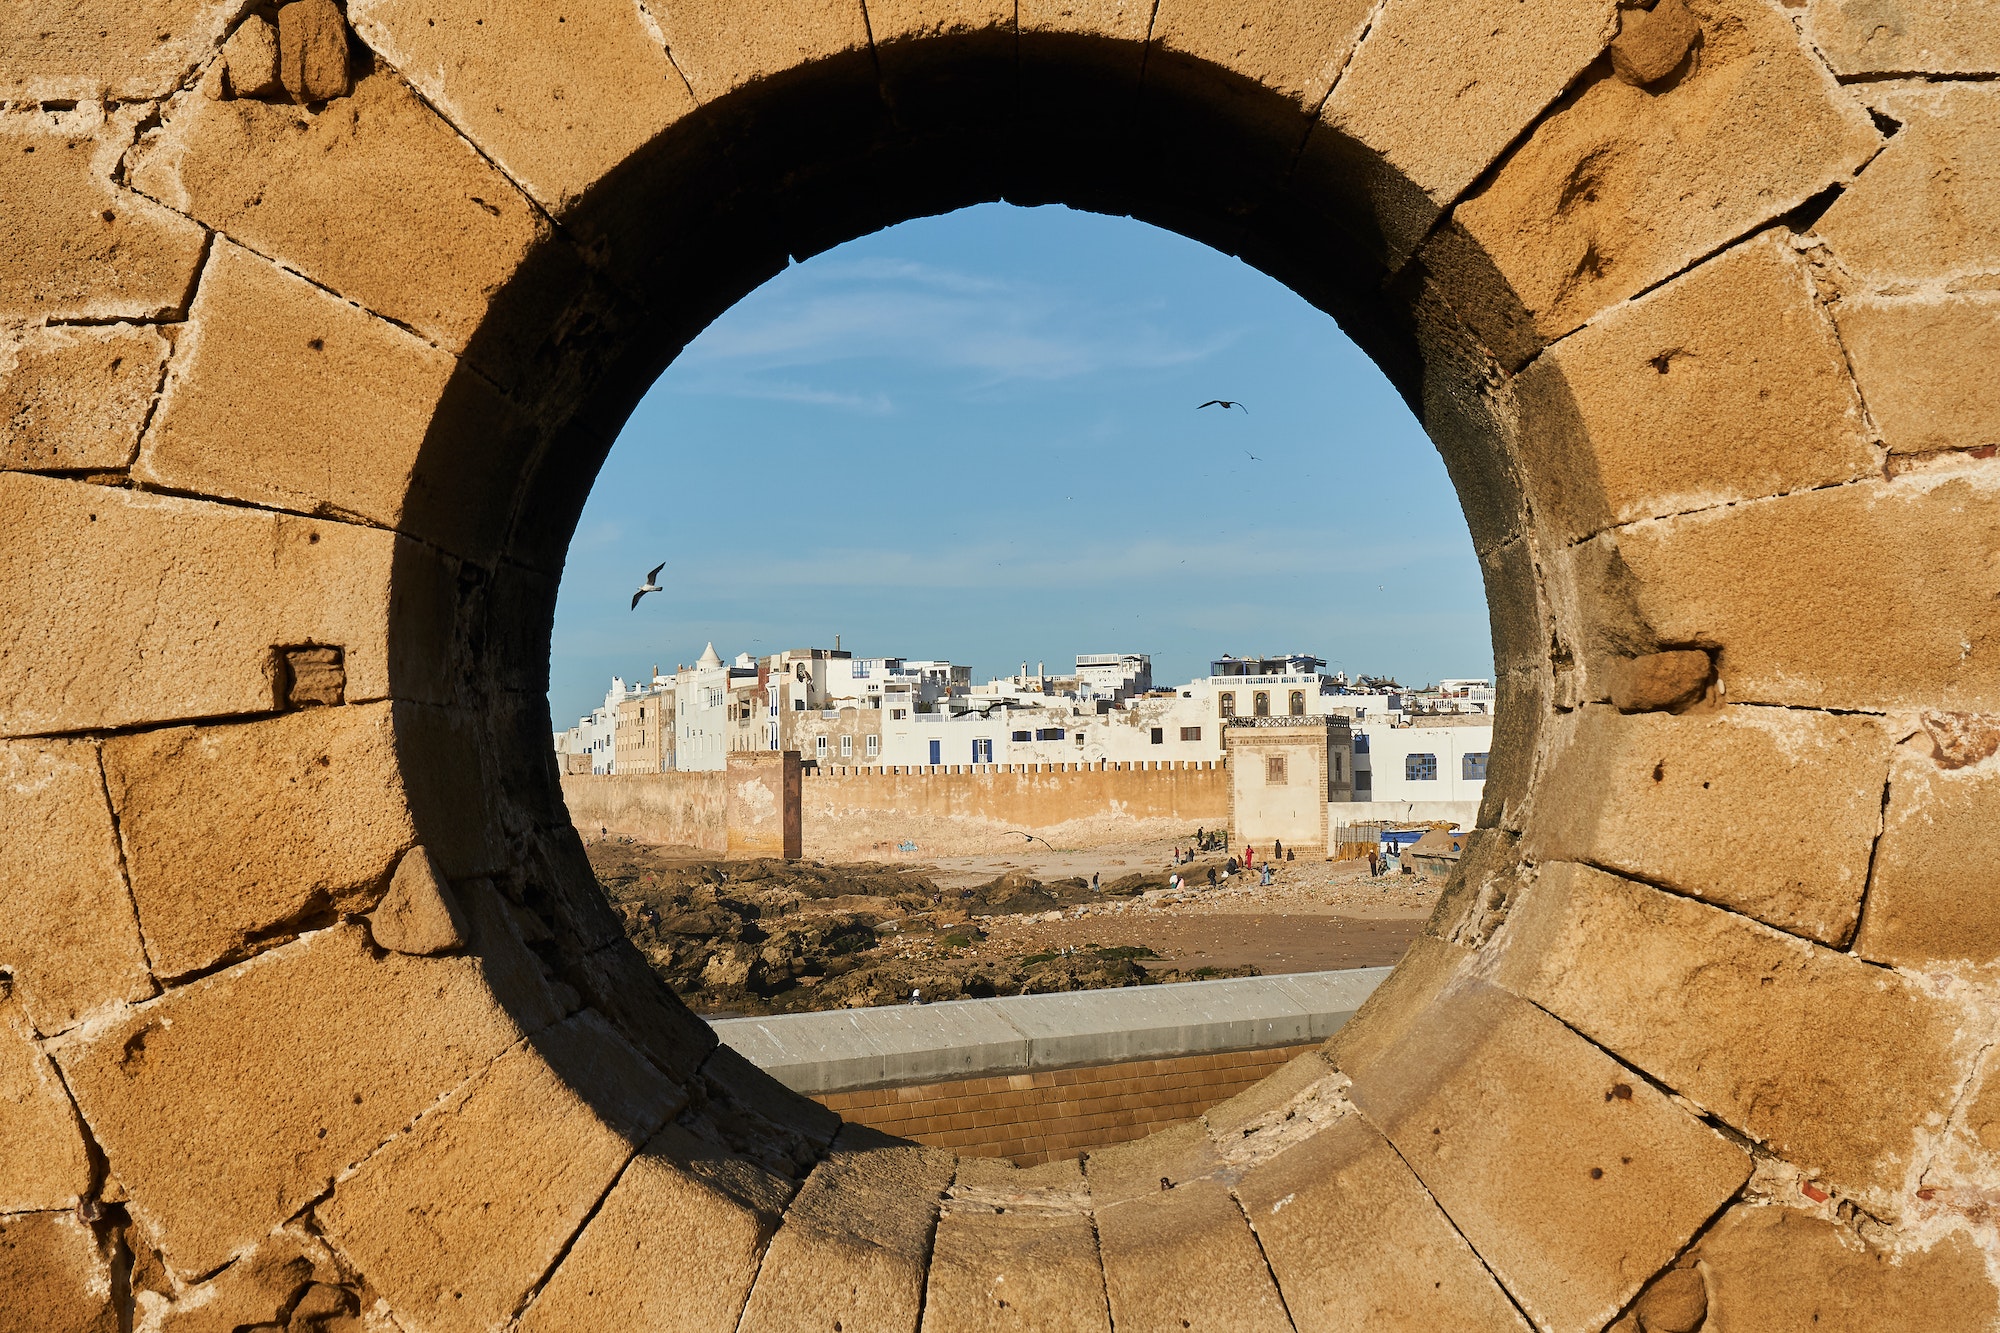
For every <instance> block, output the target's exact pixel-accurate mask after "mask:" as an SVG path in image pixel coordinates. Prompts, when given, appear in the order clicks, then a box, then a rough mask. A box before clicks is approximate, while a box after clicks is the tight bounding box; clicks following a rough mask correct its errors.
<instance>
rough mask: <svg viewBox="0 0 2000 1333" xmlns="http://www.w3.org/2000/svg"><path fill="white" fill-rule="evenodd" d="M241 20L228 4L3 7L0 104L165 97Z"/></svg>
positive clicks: (166, 1)
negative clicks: (235, 21) (236, 19)
mask: <svg viewBox="0 0 2000 1333" xmlns="http://www.w3.org/2000/svg"><path fill="white" fill-rule="evenodd" d="M240 12H241V7H240V6H239V5H236V4H233V3H230V2H229V0H155V2H154V3H149V4H144V5H121V6H117V7H115V8H100V7H94V6H83V5H75V4H66V3H63V2H62V0H36V3H32V4H22V5H13V6H9V7H8V8H7V9H6V10H4V11H0V102H17V103H18V102H35V101H46V102H60V101H94V100H97V99H99V98H106V97H108V98H110V99H112V100H114V101H120V102H137V101H142V100H144V99H147V98H154V97H165V96H166V95H167V94H169V93H171V92H172V91H173V90H174V89H175V88H176V87H178V86H179V84H180V82H181V80H182V79H184V78H186V77H187V75H188V73H189V72H190V71H191V70H192V69H193V68H194V67H195V65H196V64H197V63H198V62H199V61H200V60H201V59H202V58H203V57H204V56H206V55H207V54H208V52H209V51H211V50H213V49H214V48H215V46H216V44H217V43H218V42H220V41H221V40H222V34H223V33H224V32H225V31H227V29H228V26H229V23H230V21H231V20H232V19H234V18H235V17H236V15H237V14H238V13H240Z"/></svg>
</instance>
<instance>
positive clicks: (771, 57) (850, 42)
mask: <svg viewBox="0 0 2000 1333" xmlns="http://www.w3.org/2000/svg"><path fill="white" fill-rule="evenodd" d="M656 18H657V20H658V22H659V25H660V32H661V34H662V35H663V36H664V37H665V38H666V44H667V49H668V50H669V51H671V52H672V53H673V59H674V65H675V66H676V67H677V68H678V69H679V70H680V72H681V73H682V74H683V75H685V76H686V78H687V83H688V87H689V88H690V89H691V90H692V91H693V93H694V95H695V97H696V99H697V100H699V101H702V102H712V101H714V100H715V99H716V98H718V97H720V96H722V95H723V94H724V93H727V92H731V91H733V90H734V89H737V88H740V87H742V86H743V85H744V84H746V83H751V82H754V81H755V80H757V79H763V78H769V77H771V76H772V75H776V74H783V73H785V72H786V71H788V70H790V69H792V68H794V67H795V66H798V65H803V64H807V63H809V62H813V61H819V60H827V59H831V58H833V57H836V56H841V55H847V56H852V57H854V58H856V59H857V60H865V59H866V57H867V52H868V46H869V39H868V24H867V19H866V17H865V16H864V15H863V13H862V8H861V5H860V4H858V3H855V0H780V3H778V4H776V5H769V6H760V7H752V8H747V9H740V8H736V7H734V6H713V7H708V8H701V9H695V8H688V7H685V6H676V7H674V8H672V9H663V10H661V11H659V12H658V13H657V14H656Z"/></svg>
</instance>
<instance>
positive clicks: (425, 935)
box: [368, 846, 468, 955]
mask: <svg viewBox="0 0 2000 1333" xmlns="http://www.w3.org/2000/svg"><path fill="white" fill-rule="evenodd" d="M368 934H369V936H370V937H371V938H373V939H374V941H375V943H377V944H378V945H380V946H381V947H383V948H384V949H394V950H395V951H396V952H397V953H414V954H425V955H431V954H440V953H449V952H451V951H452V950H453V949H463V948H464V947H465V945H466V941H467V938H468V927H467V925H466V921H465V914H464V913H462V912H460V911H459V910H458V899H457V898H456V897H455V896H454V895H453V893H452V891H451V885H450V884H448V883H447V882H446V881H445V878H444V869H443V867H441V866H440V865H438V863H437V858H436V857H434V856H432V855H431V854H430V852H429V851H427V850H426V849H425V848H423V847H420V846H419V847H412V848H411V849H410V850H409V851H407V852H405V853H403V859H402V860H400V861H398V862H397V863H396V873H395V875H394V876H392V877H391V878H390V880H389V891H388V892H387V893H386V894H384V895H383V896H382V901H381V902H379V903H377V904H376V905H375V910H374V912H373V913H371V914H370V916H369V918H368Z"/></svg>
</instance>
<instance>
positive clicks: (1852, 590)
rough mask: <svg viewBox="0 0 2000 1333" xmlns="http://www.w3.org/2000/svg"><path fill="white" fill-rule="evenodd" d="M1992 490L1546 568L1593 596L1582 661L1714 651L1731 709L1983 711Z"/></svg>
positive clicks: (1824, 507)
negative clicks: (1671, 648)
mask: <svg viewBox="0 0 2000 1333" xmlns="http://www.w3.org/2000/svg"><path fill="white" fill-rule="evenodd" d="M1994 485H1995V483H1994V482H1991V481H1989V480H1988V478H1987V477H1986V476H1985V475H1984V474H1983V473H1960V474H1958V475H1933V476H1921V477H1920V476H1905V477H1902V478H1899V479H1897V480H1896V481H1894V482H1889V483H1884V482H1859V483H1856V484H1855V485H1851V486H1838V487H1832V488H1829V489H1827V490H1822V491H1812V492H1807V493H1805V494H1800V495H1788V496H1784V497H1782V498H1779V499H1774V500H1764V501H1758V502H1755V503H1752V504H1743V505H1737V506H1735V507H1733V508H1730V509H1726V510H1717V511H1713V512H1709V513H1701V514H1689V515H1686V516H1683V517H1679V518H1673V519H1664V520H1660V521H1658V522H1650V523H1639V524H1634V525H1632V526H1631V527H1628V528H1623V529H1620V530H1619V532H1618V533H1617V534H1616V535H1615V536H1614V535H1610V534H1607V535H1605V536H1603V537H1599V538H1597V539H1596V540H1594V541H1592V542H1588V543H1585V544H1584V545H1581V546H1577V547H1573V548H1571V550H1570V551H1568V552H1566V553H1564V554H1563V555H1561V556H1559V557H1557V558H1556V559H1555V560H1553V561H1551V562H1550V563H1551V564H1552V565H1553V566H1555V567H1556V571H1557V577H1558V578H1560V579H1562V580H1566V581H1568V582H1570V583H1572V584H1574V585H1576V586H1578V587H1583V588H1589V589H1591V590H1592V592H1591V603H1590V604H1589V605H1588V609H1587V610H1586V611H1585V615H1586V616H1588V617H1590V618H1591V619H1590V620H1589V621H1587V622H1586V628H1587V631H1588V633H1589V634H1590V635H1591V636H1593V638H1594V640H1595V642H1592V643H1588V644H1585V645H1583V646H1584V647H1585V649H1586V650H1587V652H1588V653H1601V654H1603V655H1606V656H1609V655H1615V654H1617V653H1619V652H1625V651H1632V650H1633V649H1634V648H1635V647H1646V646H1656V645H1658V644H1661V643H1719V644H1721V645H1722V649H1721V651H1720V653H1719V655H1718V658H1717V664H1716V665H1717V670H1718V672H1719V673H1720V674H1721V676H1722V679H1723V680H1724V681H1725V682H1726V683H1727V689H1728V697H1729V699H1730V700H1731V701H1732V702H1735V703H1783V704H1799V705H1804V706H1807V707H1815V708H1865V709H1881V708H1897V707H1906V708H1910V707H1927V708H1936V709H1951V710H1957V711H1965V712H1988V711H1996V709H1995V704H1994V701H1995V699H1996V697H2000V642H1996V640H1995V637H1994V636H1995V632H1996V630H2000V604H1996V603H1995V602H1994V599H1993V597H1992V596H1991V593H1990V589H1989V588H1988V584H1989V583H1990V581H1991V580H1990V576H1989V575H1988V573H1987V570H1988V569H1989V568H1990V567H1991V565H1992V563H1993V562H1996V561H2000V506H1996V504H1995V490H1994ZM1830 534H1839V539H1838V540H1833V539H1831V537H1830ZM1620 614H1623V615H1625V616H1628V617H1629V619H1627V620H1624V621H1622V622H1621V621H1620V620H1619V619H1617V617H1618V616H1619V615H1620ZM1834 626H1838V627H1839V628H1838V632H1837V633H1834V632H1830V627H1834ZM1635 640H1636V641H1638V642H1635ZM1644 640H1650V641H1651V643H1650V644H1647V643H1644V642H1643V641H1644Z"/></svg>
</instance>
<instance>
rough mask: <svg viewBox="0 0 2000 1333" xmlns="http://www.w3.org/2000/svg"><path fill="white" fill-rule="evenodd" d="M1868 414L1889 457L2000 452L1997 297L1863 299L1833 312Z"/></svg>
mask: <svg viewBox="0 0 2000 1333" xmlns="http://www.w3.org/2000/svg"><path fill="white" fill-rule="evenodd" d="M1834 314H1835V318H1837V319H1838V320H1839V322H1840V337H1841V341H1842V342H1844V343H1845V344H1846V345H1847V354H1848V356H1849V357H1850V358H1851V359H1852V360H1853V363H1854V378H1855V381H1856V383H1858V384H1859V385H1860V387H1861V394H1862V396H1863V397H1864V398H1866V399H1867V401H1868V415H1869V416H1870V417H1871V418H1872V419H1873V420H1874V422H1875V427H1876V429H1877V430H1879V431H1881V433H1882V443H1883V444H1884V445H1886V446H1887V447H1888V450H1889V452H1890V453H1892V454H1920V453H1929V452H1932V451H1934V450H1940V449H1991V448H1993V447H1994V446H1996V445H2000V384H1996V382H1995V380H1994V378H1993V377H1992V376H1990V375H1968V374H1966V373H1965V367H1967V366H1970V365H1993V364H1996V363H2000V297H1996V296H1992V295H1983V294H1982V295H1968V296H1945V297H1915V298H1903V299H1897V298H1891V297H1877V298H1872V299H1871V298H1861V299H1856V300H1847V301H1842V302H1841V303H1840V304H1839V306H1838V307H1836V309H1835V311H1834Z"/></svg>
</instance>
